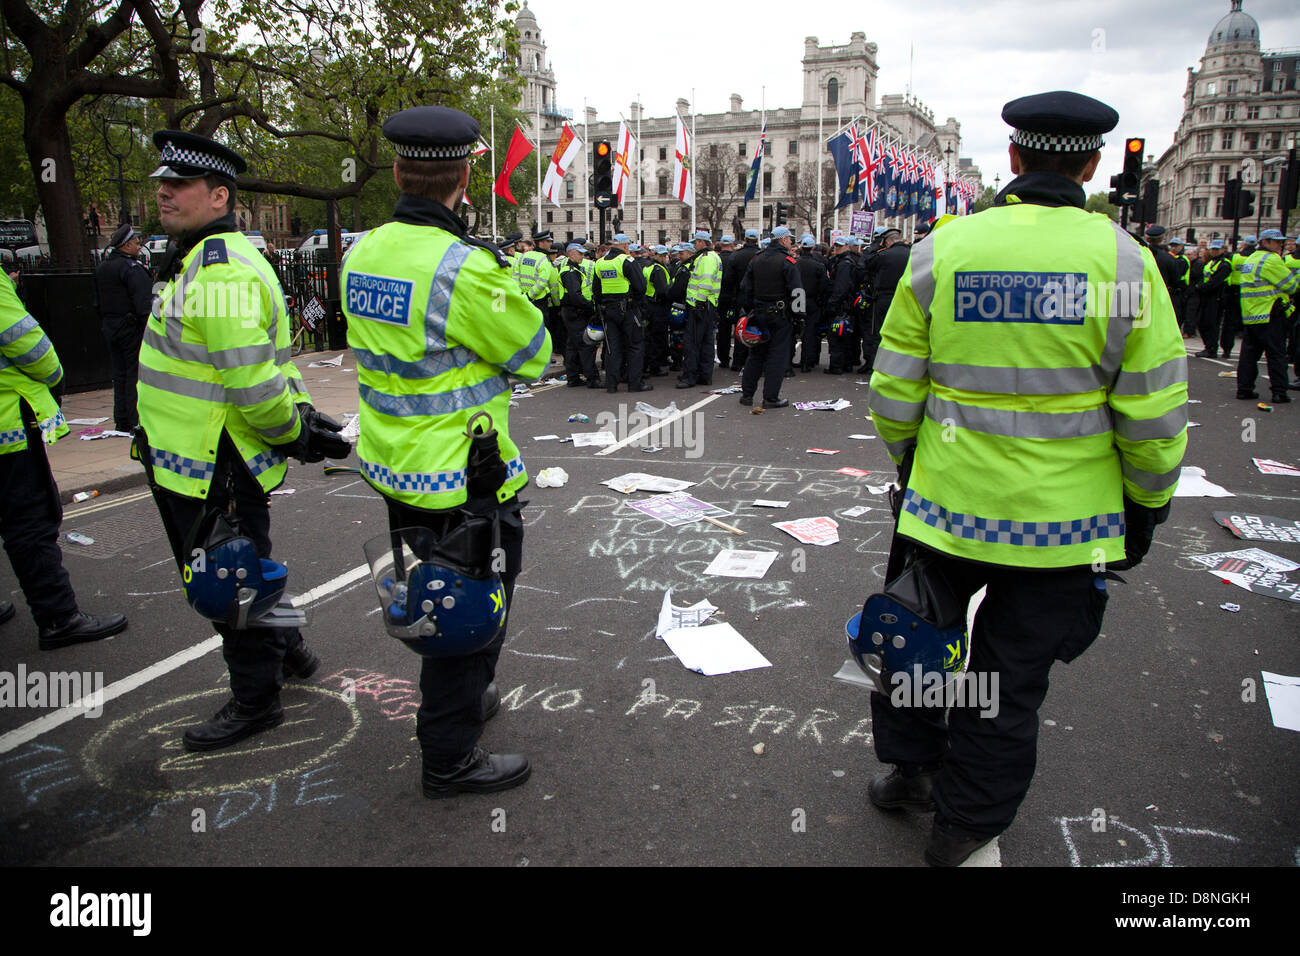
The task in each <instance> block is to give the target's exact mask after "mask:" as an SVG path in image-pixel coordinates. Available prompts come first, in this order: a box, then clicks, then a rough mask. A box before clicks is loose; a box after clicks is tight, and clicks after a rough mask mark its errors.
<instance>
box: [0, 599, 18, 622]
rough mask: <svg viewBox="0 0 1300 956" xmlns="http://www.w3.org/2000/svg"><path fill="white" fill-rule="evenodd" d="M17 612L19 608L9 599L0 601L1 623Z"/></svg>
mask: <svg viewBox="0 0 1300 956" xmlns="http://www.w3.org/2000/svg"><path fill="white" fill-rule="evenodd" d="M17 613H18V609H17V608H15V607H14V606H13V604H11V603H10V602H9V601H0V624H3V623H4V622H5V621H7V620H9V619H10V618H11V617H13V616H14V615H15V614H17Z"/></svg>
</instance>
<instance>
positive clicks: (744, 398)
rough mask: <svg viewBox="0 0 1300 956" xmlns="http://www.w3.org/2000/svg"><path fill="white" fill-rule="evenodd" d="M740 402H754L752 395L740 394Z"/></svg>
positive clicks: (746, 403) (743, 403)
mask: <svg viewBox="0 0 1300 956" xmlns="http://www.w3.org/2000/svg"><path fill="white" fill-rule="evenodd" d="M740 404H742V405H753V404H754V396H753V395H741V396H740Z"/></svg>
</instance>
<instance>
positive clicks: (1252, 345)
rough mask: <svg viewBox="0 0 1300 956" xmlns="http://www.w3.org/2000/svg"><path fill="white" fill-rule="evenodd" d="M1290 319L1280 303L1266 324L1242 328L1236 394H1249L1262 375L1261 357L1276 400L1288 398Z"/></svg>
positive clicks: (1254, 324) (1261, 323)
mask: <svg viewBox="0 0 1300 956" xmlns="http://www.w3.org/2000/svg"><path fill="white" fill-rule="evenodd" d="M1287 324H1288V320H1287V317H1286V312H1285V311H1284V307H1283V304H1282V303H1281V302H1274V303H1273V311H1272V312H1271V313H1270V314H1269V319H1268V321H1267V322H1259V323H1253V324H1251V325H1244V324H1243V325H1242V333H1241V355H1240V356H1238V358H1237V391H1238V393H1240V392H1249V391H1250V390H1251V389H1253V388H1254V387H1255V379H1256V378H1257V377H1258V375H1259V357H1260V356H1261V355H1264V356H1266V357H1267V364H1268V381H1269V385H1270V386H1271V387H1272V389H1273V397H1274V398H1277V397H1278V396H1279V395H1283V396H1285V395H1286V386H1287V383H1288V382H1290V379H1289V378H1287V369H1286V333H1287Z"/></svg>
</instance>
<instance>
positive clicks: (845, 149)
mask: <svg viewBox="0 0 1300 956" xmlns="http://www.w3.org/2000/svg"><path fill="white" fill-rule="evenodd" d="M826 148H827V149H829V150H830V153H831V158H832V159H833V160H834V161H835V175H836V177H837V179H838V180H839V192H838V198H837V199H836V200H835V206H834V208H835V209H841V208H843V207H844V206H852V205H854V204H855V203H856V202H857V200H858V196H859V195H860V194H861V192H862V190H861V188H860V187H859V185H858V176H859V175H860V174H861V172H862V170H861V168H860V167H859V166H858V164H857V161H856V160H855V159H854V156H853V144H852V143H851V142H850V140H849V137H848V136H846V135H845V134H843V133H841V134H840V135H838V136H836V137H835V138H834V139H832V140H831V141H830V142H828V143H827V144H826Z"/></svg>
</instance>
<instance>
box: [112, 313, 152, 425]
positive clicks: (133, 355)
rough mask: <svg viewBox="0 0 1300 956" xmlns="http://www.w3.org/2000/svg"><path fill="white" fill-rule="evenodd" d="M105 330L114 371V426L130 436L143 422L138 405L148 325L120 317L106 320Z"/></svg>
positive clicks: (127, 317)
mask: <svg viewBox="0 0 1300 956" xmlns="http://www.w3.org/2000/svg"><path fill="white" fill-rule="evenodd" d="M103 328H104V338H106V339H107V340H108V356H109V360H110V362H111V363H112V368H113V427H114V428H115V429H116V430H117V431H120V432H128V433H129V432H130V431H131V430H132V429H134V428H135V426H136V425H138V424H139V422H140V419H139V415H138V414H137V412H136V410H135V406H136V382H137V380H138V379H139V377H140V342H141V340H142V339H143V338H144V325H143V324H142V323H137V322H136V321H135V319H133V318H131V317H130V316H120V317H118V318H115V319H113V320H111V321H105V322H104V326H103Z"/></svg>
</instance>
